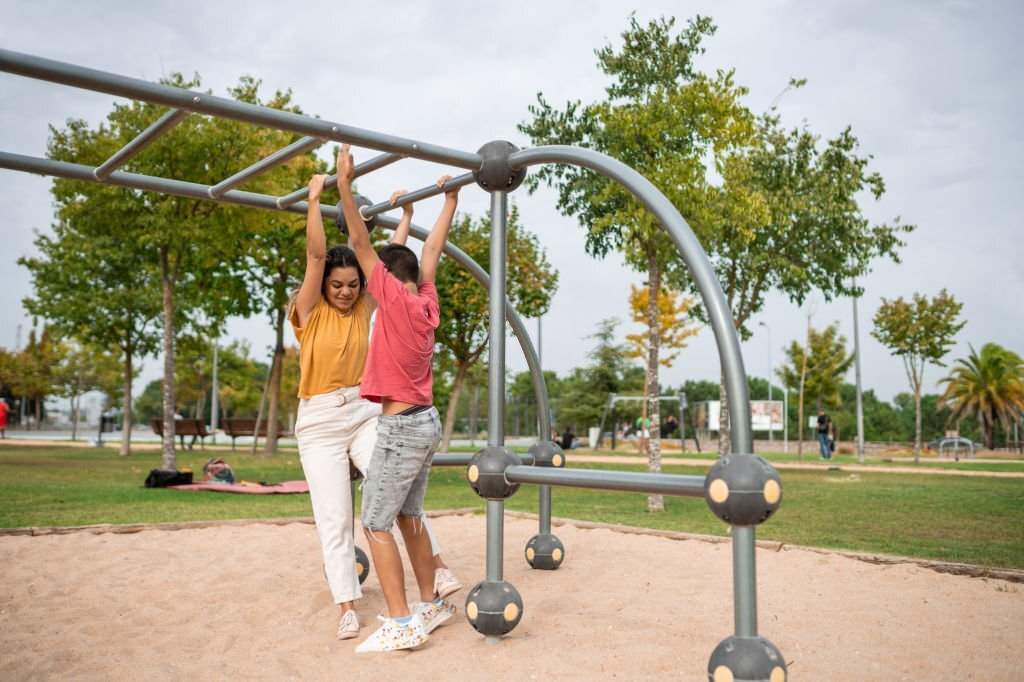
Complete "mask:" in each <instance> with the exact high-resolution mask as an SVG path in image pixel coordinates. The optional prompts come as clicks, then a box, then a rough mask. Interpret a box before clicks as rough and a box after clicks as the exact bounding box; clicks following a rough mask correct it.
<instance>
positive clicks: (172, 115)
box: [93, 109, 189, 180]
mask: <svg viewBox="0 0 1024 682" xmlns="http://www.w3.org/2000/svg"><path fill="white" fill-rule="evenodd" d="M188 115H189V112H187V111H183V110H181V109H171V110H170V111H167V112H165V113H164V115H163V116H161V117H160V118H158V119H157V120H156V121H154V122H153V123H151V124H150V125H149V127H148V128H146V129H145V130H143V131H142V132H141V133H139V134H138V135H136V136H135V139H134V140H132V141H131V142H129V143H128V144H126V145H125V146H123V147H121V148H120V149H118V150H117V151H116V152H114V155H113V156H111V157H110V158H109V159H107V160H106V161H104V162H103V163H101V164H100V165H99V167H97V168H96V170H95V171H94V172H93V175H95V176H96V179H97V180H106V179H107V177H108V176H109V175H110V174H111V173H113V172H114V171H115V170H117V169H118V168H120V167H121V166H123V165H124V164H125V163H127V162H128V160H129V159H131V158H132V157H133V156H135V155H136V154H138V153H139V152H141V151H142V150H143V149H145V148H146V147H148V146H149V145H151V144H153V143H154V142H155V141H156V139H157V138H158V137H160V136H161V135H163V134H164V133H166V132H167V131H168V130H170V129H171V128H173V127H174V126H176V125H178V124H179V123H181V121H183V120H184V119H185V117H186V116H188Z"/></svg>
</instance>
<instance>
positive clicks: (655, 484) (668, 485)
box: [505, 465, 704, 497]
mask: <svg viewBox="0 0 1024 682" xmlns="http://www.w3.org/2000/svg"><path fill="white" fill-rule="evenodd" d="M505 478H507V479H508V480H509V481H510V482H512V483H536V484H542V485H560V486H564V487H567V488H592V489H595V490H622V491H626V492H635V493H654V494H660V495H680V496H683V497H703V496H704V477H703V476H681V475H678V474H651V473H644V472H638V471H605V470H599V469H553V468H550V467H530V466H515V465H513V466H510V467H508V468H507V469H505Z"/></svg>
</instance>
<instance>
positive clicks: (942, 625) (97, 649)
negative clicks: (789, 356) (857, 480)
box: [0, 515, 1024, 681]
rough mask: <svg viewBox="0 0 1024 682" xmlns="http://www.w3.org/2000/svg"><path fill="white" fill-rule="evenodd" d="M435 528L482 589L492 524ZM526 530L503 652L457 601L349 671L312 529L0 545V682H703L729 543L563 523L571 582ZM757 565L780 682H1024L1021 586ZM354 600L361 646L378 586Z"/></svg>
mask: <svg viewBox="0 0 1024 682" xmlns="http://www.w3.org/2000/svg"><path fill="white" fill-rule="evenodd" d="M434 523H435V529H436V530H437V532H438V533H439V535H440V537H441V540H442V542H443V543H444V545H445V554H446V556H447V558H448V560H449V563H450V565H451V566H452V568H453V569H454V570H455V571H456V572H457V573H458V574H459V575H460V576H461V577H462V579H463V581H464V582H465V583H466V584H467V586H468V585H469V584H471V583H473V582H476V581H477V580H479V579H480V578H481V577H482V575H483V566H484V558H483V552H484V539H483V538H484V518H483V517H482V516H472V515H461V516H443V517H439V518H437V519H435V521H434ZM535 530H536V522H535V521H533V520H527V519H521V518H508V519H507V520H506V531H505V543H506V544H505V577H506V579H507V580H509V581H511V582H512V583H513V584H514V585H515V586H516V587H517V588H518V590H519V591H520V593H521V594H522V595H523V600H524V602H525V615H524V618H523V621H522V622H521V623H520V625H519V627H518V628H516V630H514V631H513V632H512V633H511V634H510V635H509V636H508V637H506V638H505V640H504V641H502V642H501V643H499V644H497V645H491V644H487V643H485V642H484V641H483V638H481V637H480V636H479V635H477V634H476V633H475V632H474V631H473V630H472V628H470V627H469V625H468V624H467V623H466V622H465V618H464V616H463V611H462V605H463V600H464V599H465V594H466V592H465V591H463V592H461V593H459V595H457V597H458V598H457V602H456V603H457V604H458V606H459V613H458V615H457V618H456V619H453V621H452V622H451V624H449V625H446V626H445V627H443V628H441V629H439V630H437V631H436V632H435V633H434V635H433V637H432V638H431V641H430V642H429V643H428V645H427V646H426V647H425V648H423V649H422V650H419V651H415V652H400V653H395V654H369V655H360V656H356V655H355V654H354V652H353V649H354V648H355V645H356V642H358V641H360V640H349V641H348V642H339V641H336V640H335V639H334V630H335V626H336V624H337V610H336V607H335V606H334V605H332V604H331V603H330V597H329V593H328V590H327V586H326V583H325V582H324V579H323V576H322V574H321V568H320V557H319V548H318V543H317V539H316V535H315V532H314V529H313V527H312V526H311V525H309V524H306V523H290V524H288V525H266V524H257V523H253V524H248V525H234V526H216V527H209V528H198V529H190V530H179V531H166V530H147V531H143V532H140V533H135V534H109V533H108V534H92V533H86V532H79V533H73V534H69V535H47V536H39V537H31V536H9V537H0V575H2V576H3V580H2V581H0V679H4V680H31V679H76V680H100V679H103V680H106V679H123V680H143V679H145V680H152V679H186V678H187V679H203V680H207V679H213V680H226V679H274V680H279V679H309V680H320V679H323V680H328V679H329V680H340V679H353V680H374V681H378V680H379V681H383V680H411V679H425V680H485V679H486V680H551V679H574V680H575V679H579V680H591V679H618V680H648V679H683V680H701V679H705V677H704V676H705V674H706V673H705V667H706V665H707V660H708V656H709V654H710V653H711V650H712V649H713V648H714V646H715V645H716V644H717V643H718V641H719V640H720V639H722V638H723V637H725V636H726V635H728V634H729V633H730V632H731V630H732V597H731V591H730V590H731V576H732V570H731V561H730V547H729V545H728V544H722V543H711V542H704V541H698V540H686V541H680V540H672V539H667V538H663V537H654V536H644V535H634V534H626V533H621V532H616V531H613V530H608V529H584V528H579V527H575V526H571V525H563V526H560V527H558V528H556V531H555V532H556V533H557V535H558V536H559V537H560V538H561V539H562V541H563V542H564V543H565V545H566V549H567V559H566V562H565V564H564V565H563V566H562V568H561V569H559V570H558V571H554V572H547V571H532V570H530V569H529V568H528V566H527V565H526V562H525V561H524V560H523V558H522V550H523V547H524V545H525V543H526V541H527V540H528V539H529V538H530V536H532V535H533V534H534V532H535ZM758 562H759V563H758V575H759V607H760V609H759V611H760V616H759V623H760V629H761V632H762V634H764V635H765V636H766V637H768V638H769V639H771V640H772V641H774V642H775V644H776V645H777V646H778V647H779V648H780V649H781V651H782V652H783V654H784V655H785V657H786V660H787V661H788V662H789V669H790V679H791V680H948V679H959V680H1012V679H1018V680H1019V679H1022V677H1024V647H1022V646H1021V644H1022V634H1021V632H1022V627H1024V585H1021V584H1018V583H1013V582H1006V581H1003V580H996V579H981V578H970V577H963V576H955V575H947V574H942V573H937V572H935V571H932V570H929V569H926V568H921V567H919V566H914V565H909V564H900V565H888V566H886V565H874V564H871V563H866V562H864V561H859V560H856V559H851V558H847V557H842V556H837V555H832V554H826V553H819V552H813V551H806V550H799V549H784V550H782V551H771V550H765V549H759V550H758ZM409 585H410V587H411V580H410V581H409ZM364 592H365V595H364V599H363V600H362V601H361V602H360V604H359V608H358V610H359V615H360V618H361V620H362V622H363V633H364V634H369V632H371V629H370V628H371V627H372V626H373V624H374V623H375V622H376V621H375V618H374V616H375V615H376V614H377V613H378V612H379V611H380V610H381V609H382V607H383V599H382V596H381V593H380V590H379V587H378V584H377V581H376V578H375V577H374V576H371V577H370V578H369V580H368V581H367V582H366V584H365V585H364ZM361 638H362V637H360V639H361Z"/></svg>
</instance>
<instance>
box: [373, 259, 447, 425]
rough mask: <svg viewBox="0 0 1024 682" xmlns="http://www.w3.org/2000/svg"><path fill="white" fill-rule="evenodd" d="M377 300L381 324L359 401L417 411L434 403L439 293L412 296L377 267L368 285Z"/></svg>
mask: <svg viewBox="0 0 1024 682" xmlns="http://www.w3.org/2000/svg"><path fill="white" fill-rule="evenodd" d="M366 291H367V293H369V294H370V295H371V296H373V297H374V299H376V300H377V321H376V323H375V324H374V327H373V335H372V336H371V337H370V352H369V354H368V355H367V357H366V369H365V370H364V371H363V382H362V385H361V388H360V390H359V395H361V396H362V397H364V398H366V399H367V400H371V401H373V402H375V403H379V402H381V401H382V400H383V399H384V398H390V399H391V400H398V401H401V402H403V403H410V404H412V405H431V404H433V402H434V374H433V370H432V369H431V363H430V361H431V359H433V356H434V330H435V329H437V325H438V324H439V323H440V321H441V309H440V307H439V306H438V302H437V287H435V286H434V283H433V282H424V283H422V284H420V285H419V292H418V293H416V294H413V293H411V292H409V290H408V289H406V288H405V285H404V284H402V283H401V282H400V281H399V280H398V278H397V277H395V276H394V275H392V274H391V273H390V272H388V271H387V269H386V268H385V267H384V264H383V263H381V262H378V263H377V265H376V266H375V267H374V268H373V272H372V273H370V278H369V280H368V281H367V282H366Z"/></svg>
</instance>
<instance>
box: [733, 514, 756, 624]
mask: <svg viewBox="0 0 1024 682" xmlns="http://www.w3.org/2000/svg"><path fill="white" fill-rule="evenodd" d="M754 553H755V543H754V528H753V526H733V527H732V587H733V598H734V599H735V602H734V610H735V611H734V616H735V619H736V636H737V637H757V566H756V564H755V558H754Z"/></svg>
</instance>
